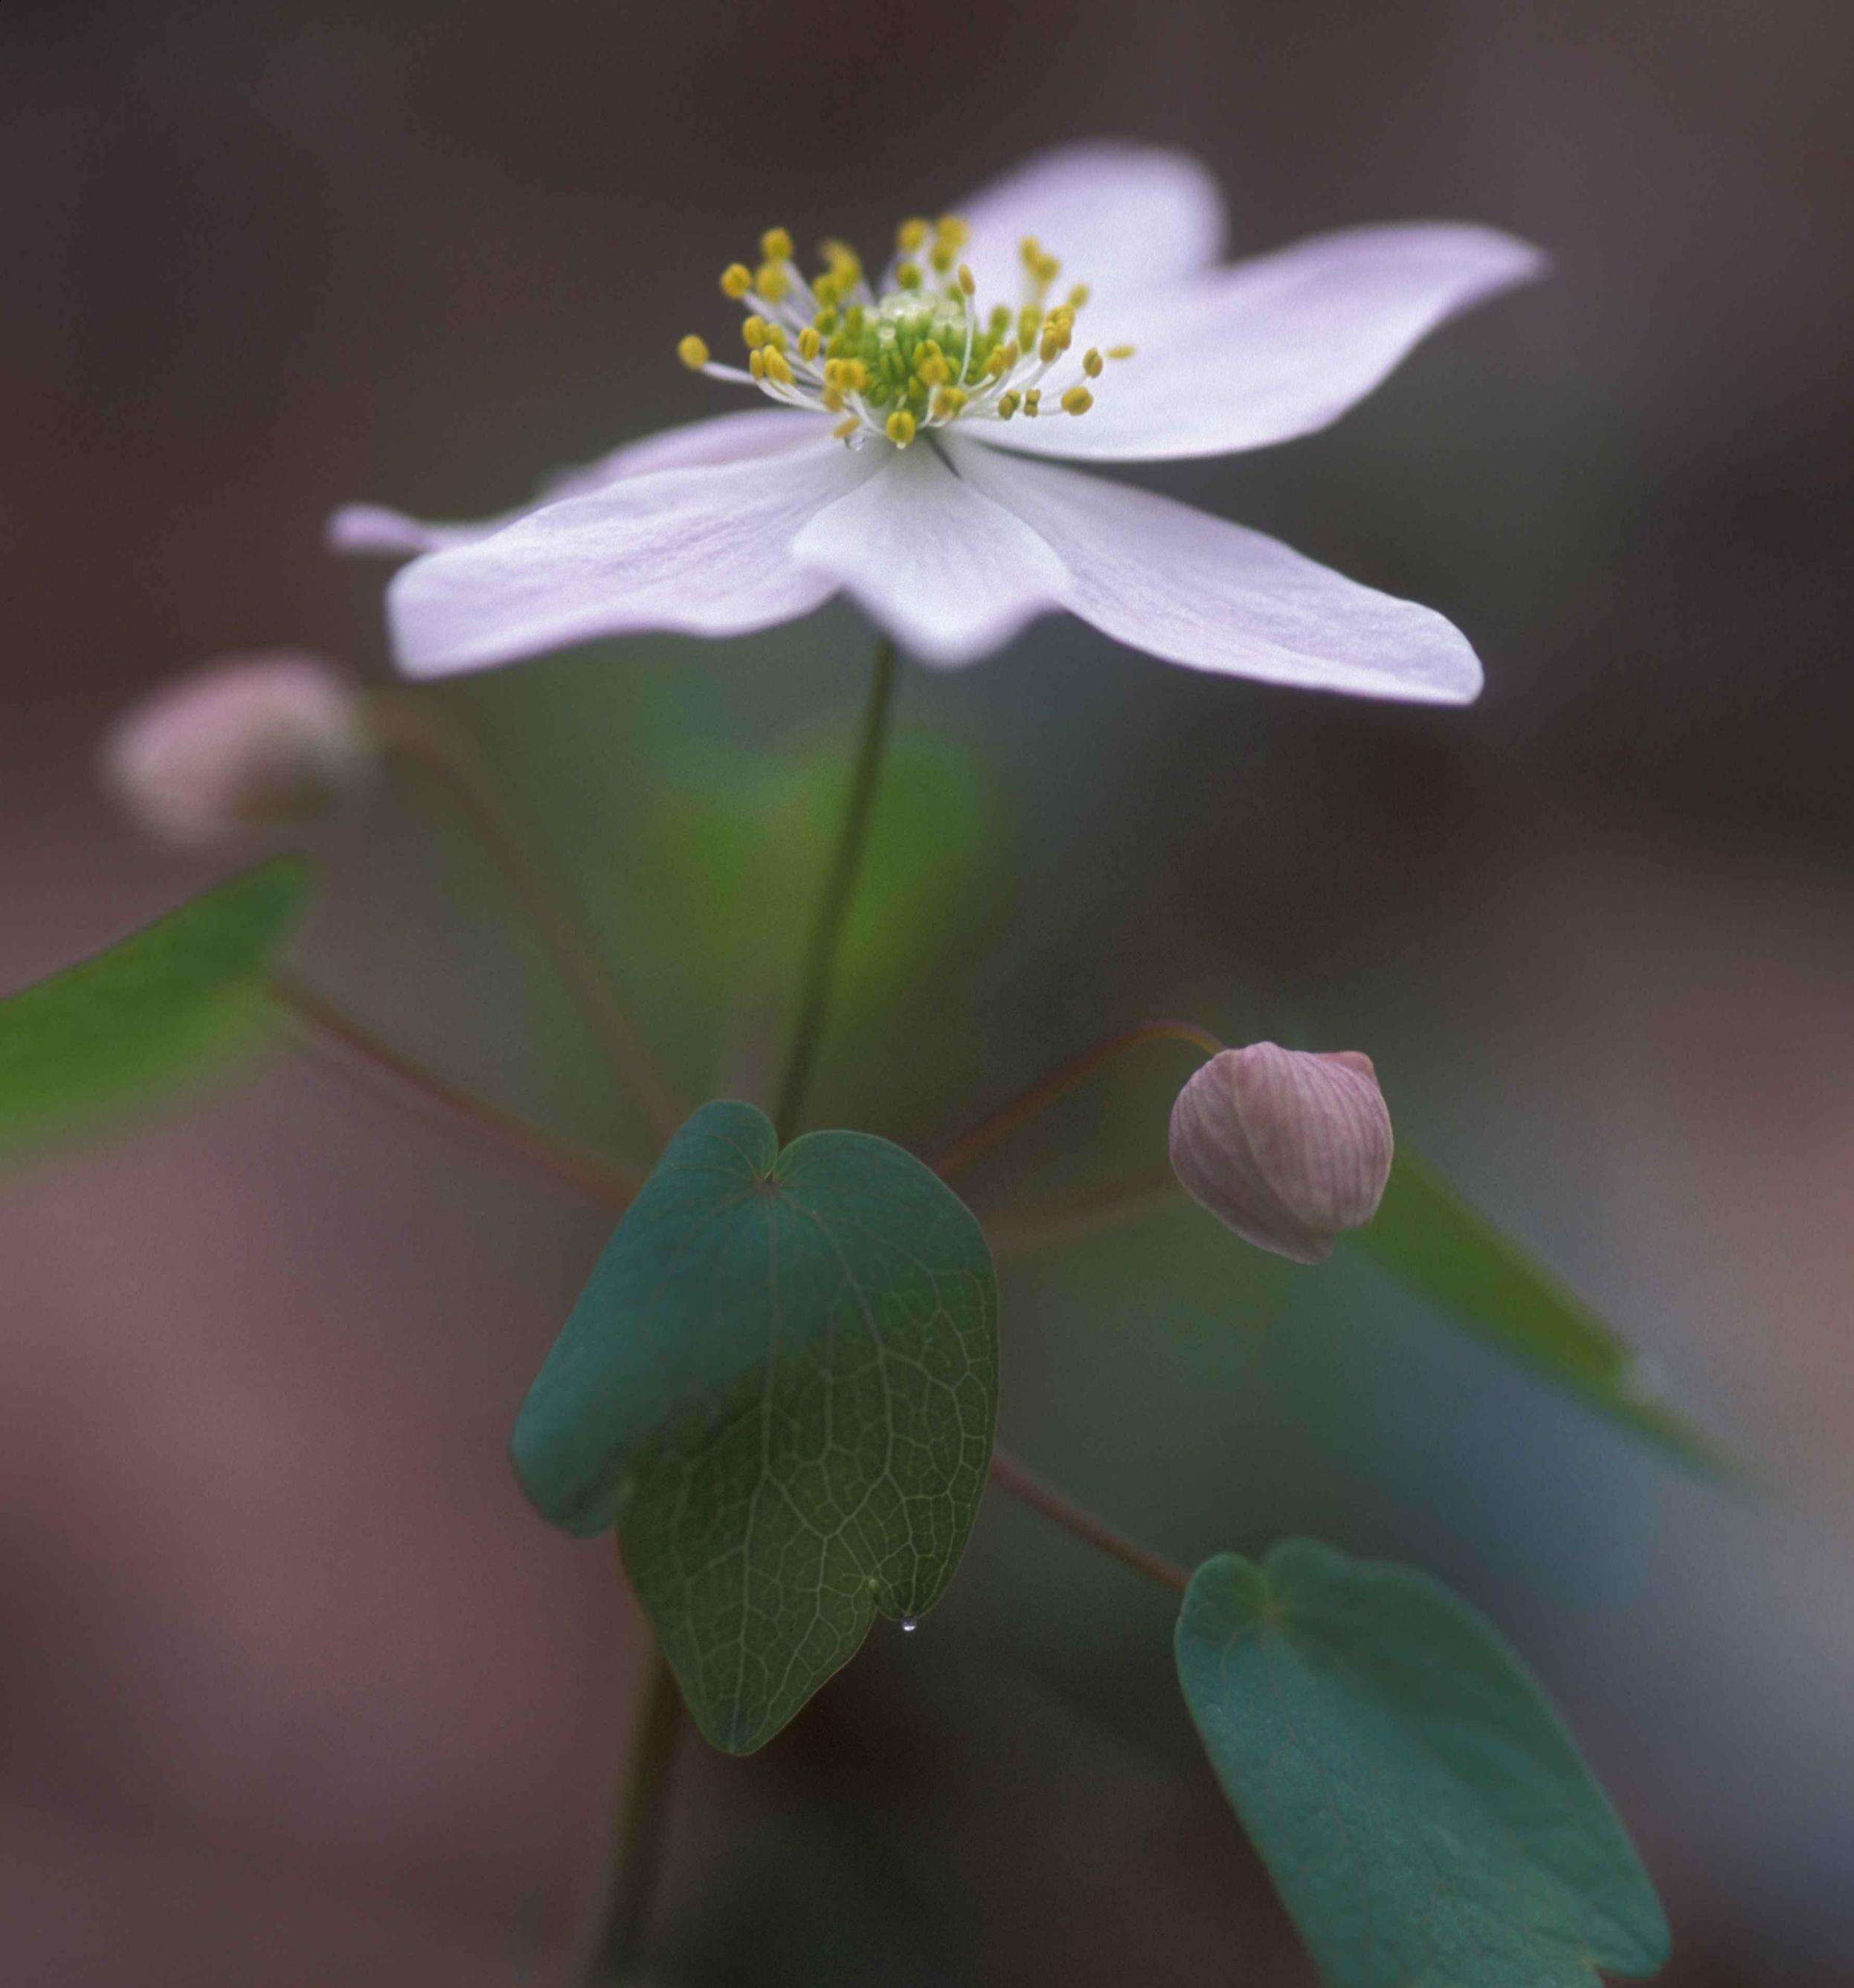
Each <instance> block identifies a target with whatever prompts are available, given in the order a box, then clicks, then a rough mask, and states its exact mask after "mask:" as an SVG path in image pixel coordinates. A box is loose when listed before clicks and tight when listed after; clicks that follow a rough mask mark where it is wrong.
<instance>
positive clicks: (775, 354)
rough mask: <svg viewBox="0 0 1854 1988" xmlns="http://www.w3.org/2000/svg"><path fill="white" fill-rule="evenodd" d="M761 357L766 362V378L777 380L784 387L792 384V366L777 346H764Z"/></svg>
mask: <svg viewBox="0 0 1854 1988" xmlns="http://www.w3.org/2000/svg"><path fill="white" fill-rule="evenodd" d="M761 356H762V357H763V358H764V359H765V362H766V377H767V378H768V380H776V381H777V382H778V384H779V385H780V386H782V387H789V386H790V385H791V384H792V365H791V362H790V361H789V360H788V359H787V358H786V357H785V353H782V351H780V350H779V349H778V347H777V346H776V345H768V346H764V347H762V348H761Z"/></svg>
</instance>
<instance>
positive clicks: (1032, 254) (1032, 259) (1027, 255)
mask: <svg viewBox="0 0 1854 1988" xmlns="http://www.w3.org/2000/svg"><path fill="white" fill-rule="evenodd" d="M1017 252H1018V255H1021V256H1022V258H1023V263H1024V267H1025V269H1035V267H1036V265H1037V264H1038V263H1039V262H1041V261H1042V259H1043V245H1042V242H1039V241H1038V240H1037V238H1036V237H1035V235H1025V237H1024V238H1023V240H1022V241H1021V242H1018V245H1017Z"/></svg>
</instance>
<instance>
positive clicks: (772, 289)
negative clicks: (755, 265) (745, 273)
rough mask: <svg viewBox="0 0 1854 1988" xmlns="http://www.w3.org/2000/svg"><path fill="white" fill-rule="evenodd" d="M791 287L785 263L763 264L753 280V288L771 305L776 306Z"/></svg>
mask: <svg viewBox="0 0 1854 1988" xmlns="http://www.w3.org/2000/svg"><path fill="white" fill-rule="evenodd" d="M791 286H792V279H791V278H790V277H789V276H787V275H786V273H785V264H784V263H783V262H762V264H761V265H760V266H759V270H758V274H757V275H756V276H755V277H754V279H753V287H754V288H755V289H756V290H758V292H759V293H760V295H761V296H763V297H764V298H765V299H766V301H767V303H769V304H776V303H778V300H779V299H780V298H781V297H782V296H784V295H785V292H786V291H787V290H788V289H790V288H791Z"/></svg>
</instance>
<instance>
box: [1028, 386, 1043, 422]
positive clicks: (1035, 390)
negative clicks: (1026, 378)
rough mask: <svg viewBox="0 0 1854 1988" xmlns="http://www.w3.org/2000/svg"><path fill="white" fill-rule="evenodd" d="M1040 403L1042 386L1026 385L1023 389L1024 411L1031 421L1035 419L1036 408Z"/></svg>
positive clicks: (1041, 400) (1041, 402)
mask: <svg viewBox="0 0 1854 1988" xmlns="http://www.w3.org/2000/svg"><path fill="white" fill-rule="evenodd" d="M1042 404H1043V390H1042V387H1025V389H1024V412H1025V414H1027V415H1028V416H1029V418H1030V419H1031V420H1032V421H1035V419H1036V417H1037V412H1038V409H1039V408H1040V407H1042Z"/></svg>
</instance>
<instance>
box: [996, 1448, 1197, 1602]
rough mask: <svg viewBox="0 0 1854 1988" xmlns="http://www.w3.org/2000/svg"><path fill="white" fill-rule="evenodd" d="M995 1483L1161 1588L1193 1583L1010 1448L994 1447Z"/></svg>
mask: <svg viewBox="0 0 1854 1988" xmlns="http://www.w3.org/2000/svg"><path fill="white" fill-rule="evenodd" d="M991 1482H992V1483H994V1484H995V1485H996V1486H998V1489H999V1490H1001V1491H1007V1492H1008V1493H1010V1495H1011V1496H1012V1497H1013V1498H1015V1499H1018V1501H1019V1502H1020V1503H1022V1504H1025V1505H1028V1506H1029V1507H1030V1508H1031V1510H1032V1511H1035V1512H1040V1513H1042V1515H1043V1516H1044V1517H1045V1519H1049V1520H1053V1521H1054V1522H1055V1524H1057V1525H1059V1526H1062V1529H1063V1530H1065V1531H1066V1532H1070V1533H1073V1534H1074V1535H1075V1537H1076V1538H1077V1539H1078V1540H1085V1541H1086V1543H1088V1544H1089V1546H1091V1547H1096V1548H1097V1549H1098V1550H1099V1551H1101V1552H1102V1553H1104V1554H1106V1555H1107V1556H1108V1557H1109V1559H1111V1560H1118V1561H1119V1563H1120V1564H1121V1565H1122V1566H1123V1567H1131V1568H1132V1569H1133V1572H1134V1573H1135V1574H1143V1576H1144V1577H1146V1579H1147V1580H1148V1581H1157V1583H1158V1584H1159V1585H1160V1587H1170V1588H1174V1589H1176V1590H1177V1592H1178V1593H1179V1594H1183V1593H1184V1591H1185V1590H1186V1589H1187V1587H1190V1584H1191V1577H1190V1575H1189V1574H1187V1573H1186V1571H1185V1570H1184V1568H1183V1567H1179V1566H1177V1565H1175V1564H1174V1563H1173V1562H1172V1561H1170V1560H1167V1559H1166V1558H1165V1557H1164V1556H1163V1554H1156V1553H1154V1552H1153V1550H1151V1548H1150V1547H1143V1546H1141V1545H1140V1543H1139V1542H1138V1541H1137V1540H1130V1539H1129V1538H1128V1537H1126V1534H1125V1533H1119V1532H1116V1531H1115V1530H1114V1529H1113V1526H1110V1525H1109V1524H1108V1523H1106V1520H1103V1519H1097V1518H1096V1516H1095V1515H1094V1514H1093V1513H1092V1512H1089V1511H1085V1510H1083V1509H1082V1506H1079V1505H1078V1504H1076V1503H1075V1502H1074V1500H1073V1499H1070V1498H1068V1497H1065V1496H1064V1495H1063V1494H1062V1493H1061V1492H1060V1491H1059V1490H1057V1489H1056V1488H1055V1486H1054V1485H1053V1484H1048V1483H1045V1482H1044V1481H1043V1479H1042V1478H1040V1477H1038V1476H1037V1474H1036V1472H1035V1471H1033V1470H1032V1469H1031V1468H1030V1467H1029V1466H1028V1464H1026V1463H1025V1462H1022V1461H1021V1460H1020V1459H1018V1458H1017V1457H1015V1456H1013V1455H1011V1452H1009V1451H1008V1449H993V1451H992V1452H991Z"/></svg>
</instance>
